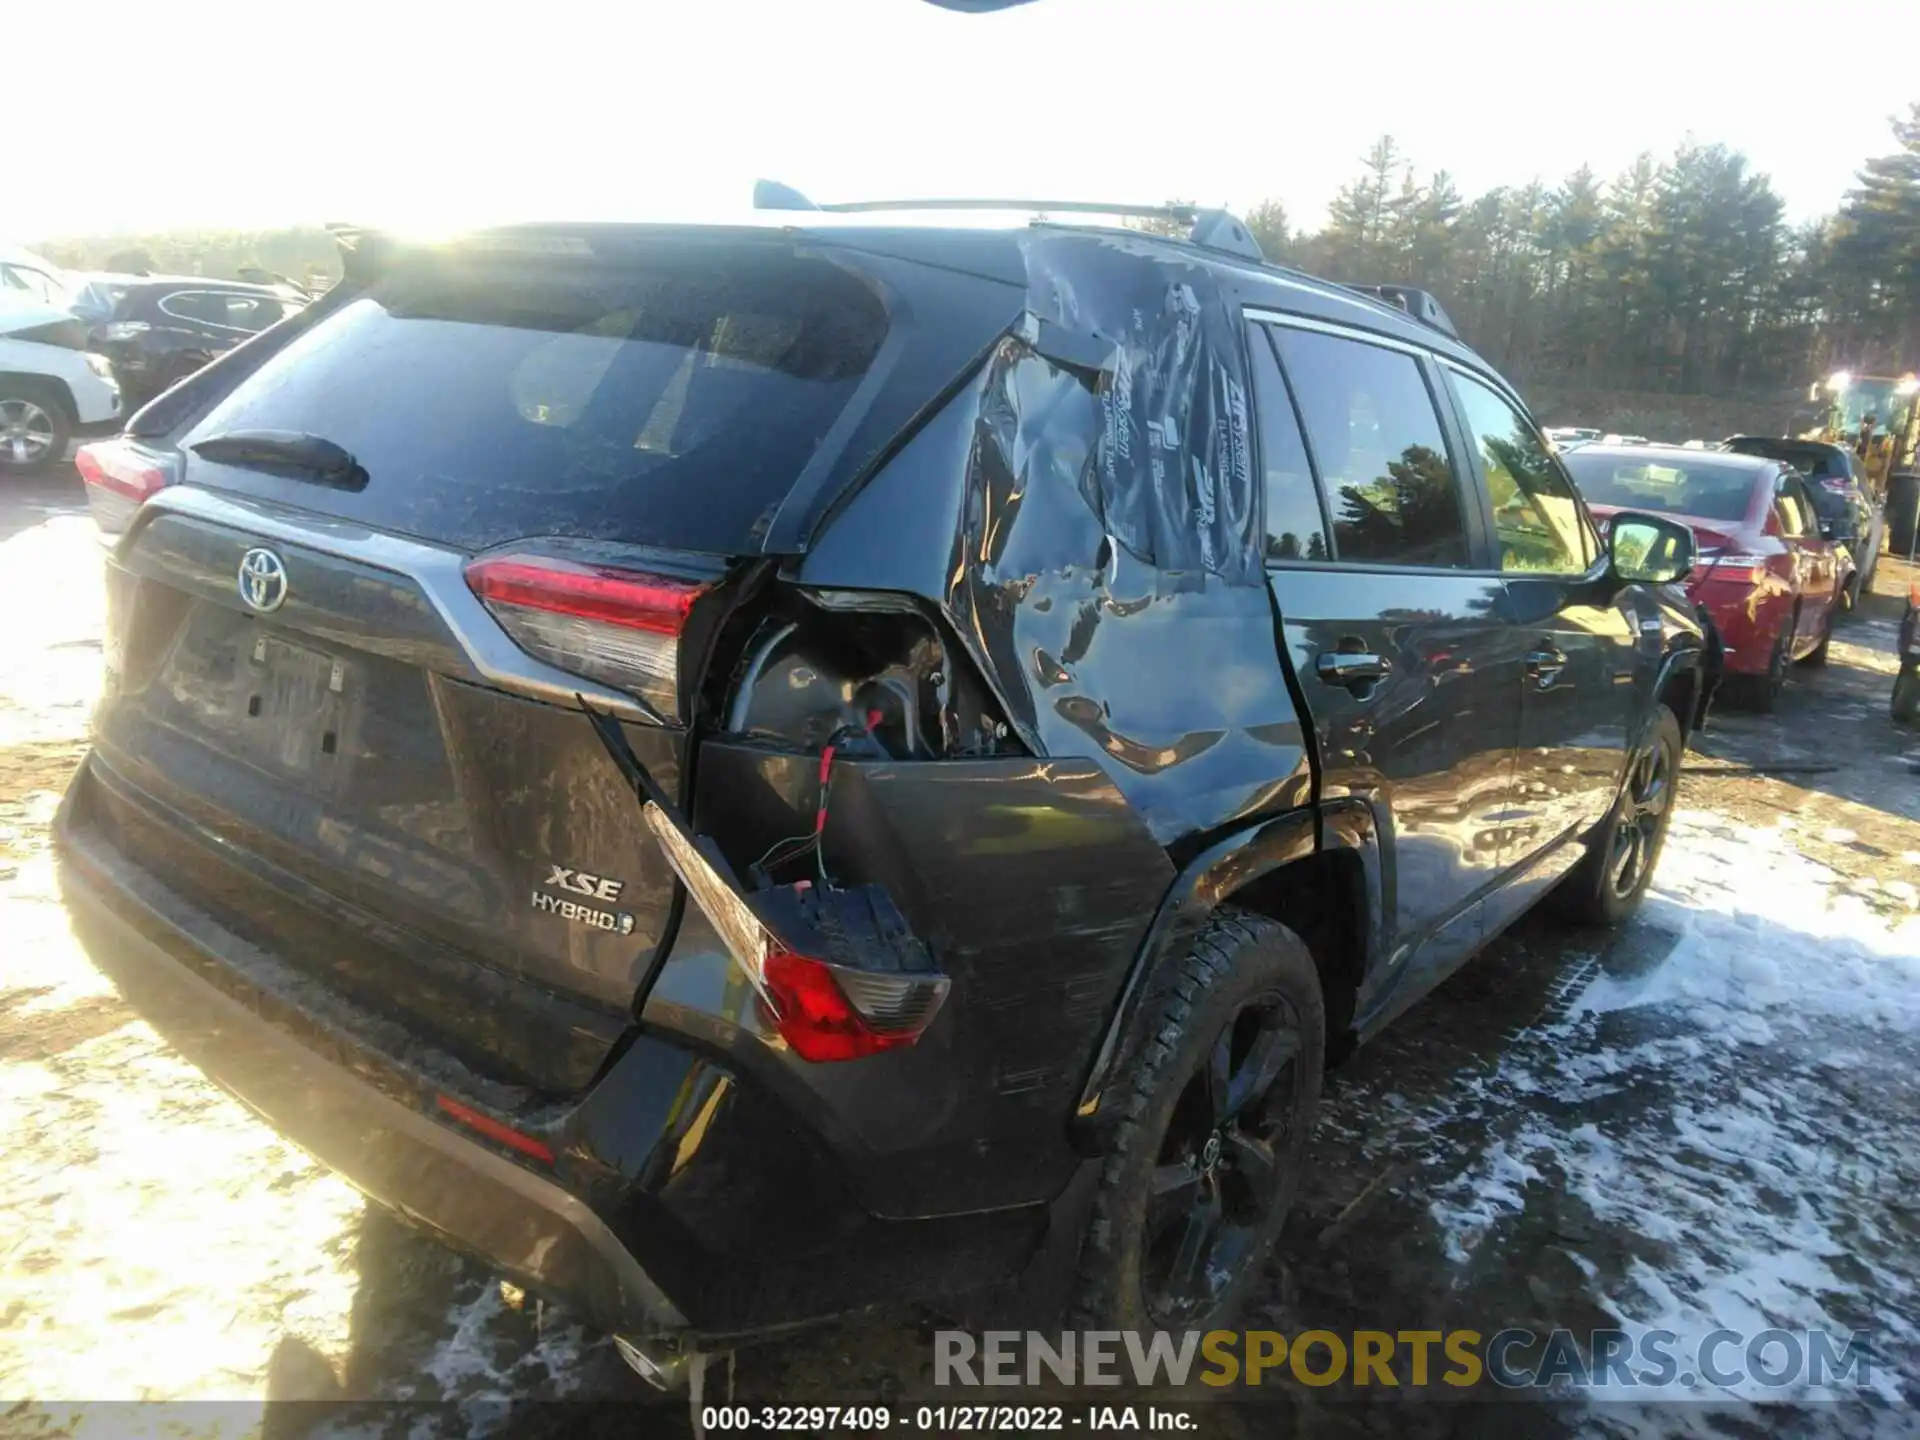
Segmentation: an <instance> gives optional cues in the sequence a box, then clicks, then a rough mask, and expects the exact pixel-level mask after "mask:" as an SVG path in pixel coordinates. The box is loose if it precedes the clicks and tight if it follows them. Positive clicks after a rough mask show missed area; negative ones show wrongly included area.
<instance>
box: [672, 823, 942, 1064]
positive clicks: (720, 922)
mask: <svg viewBox="0 0 1920 1440" xmlns="http://www.w3.org/2000/svg"><path fill="white" fill-rule="evenodd" d="M641 814H642V818H643V819H644V820H645V821H646V824H647V828H648V829H649V830H651V831H652V832H653V835H654V838H655V839H656V840H657V841H659V843H660V849H661V851H662V852H663V853H664V854H665V855H666V857H667V863H668V864H670V865H672V866H673V868H674V872H675V873H676V874H678V875H679V877H680V878H681V880H683V881H684V882H685V883H686V887H687V893H688V894H689V895H691V896H692V897H693V902H694V904H696V905H698V906H699V907H700V909H701V911H702V912H703V913H704V914H705V915H706V917H707V919H708V921H709V922H710V923H711V924H712V926H713V928H714V930H715V932H716V933H718V934H719V936H720V938H721V940H722V941H723V942H724V943H725V944H726V947H727V951H728V953H729V954H731V955H732V956H733V959H734V963H735V964H737V965H738V966H739V967H740V969H741V970H742V971H743V972H744V973H745V974H746V977H747V979H748V981H749V982H750V983H751V984H752V985H753V988H754V989H755V991H757V992H758V993H759V996H760V998H761V1000H762V1001H764V1002H765V1004H766V1007H767V1011H768V1013H769V1014H770V1015H771V1016H772V1017H773V1022H774V1027H775V1028H776V1029H777V1030H778V1031H779V1032H780V1038H781V1039H783V1040H785V1041H786V1042H787V1044H789V1045H790V1046H792V1047H793V1052H794V1054H796V1055H798V1056H799V1057H800V1058H801V1059H803V1060H810V1061H814V1062H816V1063H824V1062H828V1061H835V1060H858V1059H860V1058H861V1057H862V1056H866V1055H877V1054H879V1053H880V1052H881V1051H882V1050H892V1049H896V1048H898V1047H899V1046H902V1045H911V1044H913V1043H914V1042H915V1041H916V1040H918V1039H919V1038H920V1036H921V1035H922V1034H923V1033H925V1031H926V1028H927V1026H929V1025H931V1024H932V1023H933V1017H934V1016H935V1015H937V1014H939V1013H940V1007H941V1005H942V1004H944V1003H945V1002H946V998H947V991H948V989H949V987H950V984H951V982H950V981H949V980H948V978H947V977H946V976H945V975H941V974H938V973H929V972H924V971H901V970H855V969H851V968H849V967H847V966H844V965H830V964H828V963H827V962H826V961H824V960H816V959H813V958H812V957H811V956H807V955H799V954H796V953H795V952H794V951H792V950H790V949H788V948H787V946H786V945H785V944H783V943H782V942H781V941H780V939H779V938H778V937H777V936H775V935H774V934H773V933H772V932H770V931H769V930H768V929H767V927H766V926H765V925H764V924H762V923H761V920H760V917H759V916H758V915H757V914H755V913H754V910H753V907H752V906H750V905H749V904H748V903H747V902H746V900H745V899H744V898H743V897H742V896H741V895H740V893H739V892H738V891H737V890H735V889H734V888H733V886H731V885H729V884H728V883H727V881H726V879H725V878H724V877H723V876H722V875H721V874H720V873H719V872H718V871H717V870H716V869H715V868H714V867H713V865H712V864H711V863H709V862H708V860H707V858H706V857H705V856H704V855H702V854H701V852H700V841H699V840H698V839H697V838H696V837H695V836H692V835H690V834H688V833H687V832H686V831H685V830H684V829H682V828H681V827H680V825H679V824H677V823H676V822H675V820H674V818H673V817H672V816H670V815H668V814H667V813H666V811H664V810H662V809H661V808H660V807H659V806H658V805H653V804H648V805H647V806H646V808H645V809H644V810H643V811H642V812H641Z"/></svg>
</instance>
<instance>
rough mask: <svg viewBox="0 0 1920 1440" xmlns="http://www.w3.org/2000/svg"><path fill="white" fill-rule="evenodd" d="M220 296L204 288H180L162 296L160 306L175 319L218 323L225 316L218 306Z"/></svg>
mask: <svg viewBox="0 0 1920 1440" xmlns="http://www.w3.org/2000/svg"><path fill="white" fill-rule="evenodd" d="M219 302H220V297H219V296H217V295H212V294H209V293H208V292H207V291H205V290H181V291H178V292H176V293H175V294H172V295H167V296H163V297H162V298H161V300H160V308H161V310H162V311H164V312H165V313H166V314H168V315H171V316H173V317H174V318H175V319H177V320H198V321H201V322H202V323H212V324H216V325H217V324H219V323H220V322H221V320H222V319H223V318H224V316H225V313H226V312H225V311H224V309H222V307H221V306H220V303H219Z"/></svg>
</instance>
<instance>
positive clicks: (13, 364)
mask: <svg viewBox="0 0 1920 1440" xmlns="http://www.w3.org/2000/svg"><path fill="white" fill-rule="evenodd" d="M307 298H308V297H307V296H306V294H305V292H304V291H302V290H300V289H299V288H298V287H296V286H293V285H290V284H284V283H267V284H257V283H249V282H246V281H237V280H219V279H209V278H207V277H205V276H166V275H118V274H75V273H71V272H67V271H63V270H61V269H60V268H59V267H58V266H55V265H53V264H51V262H49V261H47V260H45V259H43V258H42V257H40V256H37V255H34V254H33V253H32V252H30V251H24V250H17V249H12V248H8V247H0V472H6V473H13V474H27V473H32V472H33V471H36V470H40V469H42V468H44V467H45V466H47V465H50V464H53V463H55V462H57V461H58V460H60V459H61V458H63V457H64V456H65V454H66V450H67V445H68V442H69V440H70V439H71V438H72V437H74V436H76V435H79V436H85V435H88V434H91V433H95V432H98V431H101V430H107V429H113V428H117V427H118V425H119V424H120V422H121V421H123V420H124V419H125V417H126V416H128V415H130V414H131V413H132V412H133V411H135V410H137V409H138V408H139V407H140V406H141V405H143V404H145V403H146V402H147V401H148V400H150V399H152V398H153V397H154V396H155V395H157V394H159V393H160V392H161V391H163V390H165V389H167V388H168V387H169V386H171V385H173V384H174V383H175V382H177V381H178V380H180V379H182V378H183V377H184V376H187V375H190V374H192V373H193V372H194V371H195V370H197V369H199V368H200V367H201V366H202V365H204V364H206V363H207V362H208V361H209V360H211V359H212V358H213V357H214V356H216V355H220V354H223V353H224V352H226V351H228V350H231V349H232V348H233V347H234V346H235V345H238V344H239V343H240V342H241V341H243V340H246V339H248V338H250V337H251V336H253V335H256V334H258V333H259V332H260V331H262V330H264V329H266V328H267V327H268V326H269V325H272V324H273V323H275V322H276V321H278V320H280V319H282V318H284V317H285V316H287V315H289V314H291V313H293V312H294V311H296V310H299V309H301V308H302V307H303V306H304V305H305V304H306V303H307Z"/></svg>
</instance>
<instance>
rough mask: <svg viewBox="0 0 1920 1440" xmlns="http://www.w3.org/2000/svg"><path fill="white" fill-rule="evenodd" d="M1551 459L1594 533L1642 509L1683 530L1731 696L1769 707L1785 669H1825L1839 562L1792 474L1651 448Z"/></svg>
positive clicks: (1766, 465)
mask: <svg viewBox="0 0 1920 1440" xmlns="http://www.w3.org/2000/svg"><path fill="white" fill-rule="evenodd" d="M1562 458H1563V459H1564V460H1565V461H1566V465H1567V469H1568V470H1570V471H1571V472H1572V473H1573V479H1574V483H1575V484H1577V485H1578V486H1579V487H1580V493H1581V494H1582V495H1583V496H1585V497H1586V501H1587V504H1588V506H1589V507H1590V508H1591V509H1592V511H1593V513H1594V515H1595V516H1596V517H1598V518H1599V519H1600V520H1601V523H1602V524H1604V523H1605V521H1606V517H1608V516H1610V515H1612V514H1613V513H1614V512H1615V511H1617V510H1649V511H1652V512H1654V513H1656V514H1660V515H1671V516H1673V517H1674V518H1675V519H1676V520H1683V521H1685V522H1686V523H1687V524H1689V525H1691V526H1692V527H1693V534H1694V539H1695V541H1696V543H1697V545H1698V548H1699V559H1698V562H1697V563H1696V564H1695V566H1694V570H1693V574H1692V575H1690V576H1689V577H1688V578H1687V582H1686V585H1687V593H1688V595H1690V596H1691V597H1692V598H1693V599H1694V600H1696V601H1698V602H1699V603H1700V604H1702V605H1704V606H1706V608H1707V611H1708V613H1709V614H1711V615H1712V616H1713V623H1714V624H1715V625H1716V626H1717V627H1718V628H1719V631H1720V637H1721V640H1722V641H1723V643H1724V644H1725V645H1726V666H1727V678H1728V681H1729V686H1728V689H1729V691H1730V693H1734V694H1737V695H1741V696H1743V697H1744V698H1745V699H1746V700H1747V701H1748V702H1749V703H1751V704H1752V705H1754V706H1755V707H1756V708H1758V709H1761V710H1771V709H1772V708H1773V704H1774V701H1775V700H1776V699H1777V698H1778V697H1779V694H1780V687H1781V685H1782V684H1783V682H1784V681H1785V679H1786V674H1787V666H1788V665H1789V664H1791V663H1793V662H1794V661H1796V660H1799V661H1805V662H1806V663H1808V664H1813V665H1818V664H1820V663H1822V662H1824V661H1825V660H1826V658H1827V640H1828V638H1829V637H1830V636H1831V635H1832V633H1833V619H1834V615H1835V613H1836V611H1837V610H1838V608H1839V606H1838V601H1839V594H1840V573H1841V564H1840V557H1839V555H1838V554H1837V553H1836V550H1835V547H1834V544H1833V542H1832V541H1830V540H1826V539H1823V538H1821V535H1820V522H1819V519H1818V515H1817V512H1816V511H1815V509H1814V504H1813V497H1812V496H1811V495H1810V494H1809V493H1808V491H1807V486H1806V481H1805V479H1804V478H1803V477H1802V476H1801V475H1800V472H1799V471H1797V470H1795V469H1794V468H1793V467H1792V466H1791V465H1786V464H1783V463H1781V462H1780V461H1777V460H1768V459H1765V458H1762V457H1760V456H1750V455H1732V454H1727V453H1725V452H1723V451H1718V450H1683V449H1678V448H1670V447H1667V446H1657V445H1656V446H1648V445H1634V446H1631V447H1629V446H1618V445H1584V446H1581V447H1580V448H1578V449H1575V450H1572V451H1570V452H1568V453H1567V454H1566V455H1564V456H1563V457H1562Z"/></svg>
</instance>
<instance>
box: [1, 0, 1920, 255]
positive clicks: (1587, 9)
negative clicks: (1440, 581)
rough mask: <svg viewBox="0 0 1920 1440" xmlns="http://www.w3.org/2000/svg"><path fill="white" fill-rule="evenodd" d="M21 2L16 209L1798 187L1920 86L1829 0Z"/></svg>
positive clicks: (42, 220)
mask: <svg viewBox="0 0 1920 1440" xmlns="http://www.w3.org/2000/svg"><path fill="white" fill-rule="evenodd" d="M1899 11H1900V7H1899V6H1897V5H1894V6H1891V7H1887V6H1882V7H1879V8H1878V9H1876V10H1875V11H1874V13H1875V14H1878V15H1879V16H1880V17H1881V19H1883V20H1884V19H1886V18H1888V17H1890V16H1893V15H1895V14H1897V13H1899ZM1801 18H1802V19H1804V18H1805V17H1801ZM1836 23H1837V22H1836ZM16 28H17V27H16ZM30 28H31V30H32V31H33V34H34V41H33V45H32V51H33V53H34V54H35V55H37V56H39V57H42V59H43V60H52V59H54V58H55V57H57V58H58V63H38V62H36V63H34V64H31V65H24V64H14V65H11V66H9V67H8V72H9V73H8V75H7V80H6V90H7V94H6V97H5V104H4V109H5V112H6V115H7V119H8V120H9V122H11V123H10V124H9V127H8V128H9V129H11V130H13V131H15V133H16V135H18V134H19V133H20V132H22V131H26V132H28V133H38V134H40V135H41V136H42V137H44V139H45V141H46V144H45V146H44V147H42V148H41V149H39V151H38V152H37V153H38V155H39V157H40V163H36V164H34V165H33V166H31V167H30V169H31V172H32V174H33V176H34V177H35V178H34V183H32V184H31V185H18V186H11V187H8V191H9V193H8V196H7V199H6V201H5V202H4V203H0V231H3V232H5V236H6V238H13V239H30V238H34V237H45V236H50V235H56V234H71V233H75V232H81V231H94V230H107V229H121V230H147V229H162V228H171V227H175V226H189V225H211V226H229V225H231V226H242V227H251V226H264V225H272V224H281V223H294V222H300V221H308V222H317V221H326V220H356V221H375V220H378V221H385V222H389V223H392V222H395V221H400V220H418V221H423V222H426V223H433V222H437V221H442V222H443V221H449V220H457V219H459V218H461V217H480V216H484V217H495V218H507V217H508V216H512V215H522V216H546V217H550V218H559V217H566V218H581V219H585V218H595V217H612V216H619V215H636V216H637V215H667V214H674V213H688V212H694V213H704V212H709V211H713V210H717V209H727V208H734V207H739V206H743V205H745V204H746V203H747V196H748V192H749V189H750V186H751V184H752V182H753V180H754V179H755V178H756V177H758V176H762V175H767V176H773V177H776V178H779V179H782V180H785V181H786V182H787V183H789V184H791V185H794V186H797V187H798V188H800V189H802V190H804V191H806V192H807V193H809V194H811V195H812V196H813V197H814V198H815V199H822V200H834V199H852V198H863V197H869V198H870V197H874V196H894V197H899V196H927V195H996V196H997V195H1017V196H1020V197H1023V198H1025V197H1050V198H1055V199H1071V198H1089V199H1100V200H1146V201H1157V200H1165V199H1169V198H1173V197H1176V196H1177V197H1181V198H1190V199H1194V200H1198V201H1201V202H1203V203H1226V204H1229V205H1232V206H1234V207H1246V206H1250V205H1252V204H1253V203H1254V202H1256V201H1258V200H1260V199H1263V198H1265V197H1268V196H1275V197H1278V198H1279V199H1281V200H1282V201H1283V202H1284V203H1285V204H1286V206H1287V209H1288V211H1289V213H1290V214H1291V215H1292V216H1293V217H1295V219H1296V221H1304V222H1306V223H1309V224H1311V223H1317V222H1318V221H1319V220H1320V219H1321V218H1323V216H1324V212H1325V207H1326V203H1327V201H1328V200H1329V199H1330V198H1331V197H1332V195H1333V193H1334V191H1335V189H1336V188H1337V187H1338V186H1339V185H1340V184H1341V182H1342V181H1344V180H1346V179H1347V178H1349V177H1350V176H1351V175H1352V174H1353V173H1354V171H1355V170H1356V168H1357V161H1358V157H1359V155H1360V153H1361V152H1362V150H1364V149H1365V147H1366V146H1367V145H1368V144H1369V143H1370V142H1371V141H1372V140H1373V139H1374V138H1375V137H1376V136H1378V135H1379V134H1381V133H1382V132H1390V133H1392V134H1393V135H1395V136H1396V137H1397V138H1398V139H1399V140H1400V141H1401V144H1402V146H1403V148H1404V149H1405V151H1406V152H1407V154H1408V155H1409V157H1410V158H1411V159H1413V160H1414V162H1415V163H1416V164H1417V165H1418V166H1419V167H1420V168H1421V169H1422V170H1423V171H1425V170H1428V169H1431V168H1433V167H1436V166H1445V167H1447V168H1449V169H1451V170H1452V171H1453V172H1454V175H1455V177H1456V180H1457V182H1458V183H1459V185H1460V187H1461V189H1462V190H1463V191H1465V192H1467V193H1468V194H1472V193H1475V192H1478V191H1479V190H1481V189H1484V188H1486V187H1489V186H1492V185H1497V184H1510V183H1524V182H1525V181H1527V180H1528V179H1531V178H1533V177H1534V176H1542V177H1545V178H1546V179H1548V180H1549V181H1556V180H1558V179H1559V178H1560V177H1561V176H1562V175H1564V174H1565V173H1566V172H1567V171H1569V170H1571V169H1573V168H1574V167H1576V166H1577V165H1579V164H1580V163H1581V162H1582V161H1588V162H1591V163H1592V164H1593V165H1594V166H1595V168H1596V169H1598V170H1599V171H1600V172H1601V173H1602V174H1611V173H1613V172H1614V171H1616V170H1618V169H1620V168H1621V167H1623V166H1624V165H1626V164H1627V163H1628V162H1629V161H1631V159H1632V158H1633V156H1634V154H1635V153H1636V152H1638V151H1640V150H1643V149H1650V150H1653V151H1654V152H1656V154H1658V153H1664V152H1667V151H1670V150H1671V149H1672V148H1673V146H1674V145H1675V144H1676V143H1677V142H1678V141H1680V140H1681V139H1682V138H1683V137H1684V136H1686V135H1687V134H1688V133H1689V132H1691V133H1692V134H1693V135H1695V136H1696V137H1697V138H1699V139H1701V140H1722V141H1725V142H1727V143H1728V144H1730V145H1733V146H1735V147H1736V148H1739V149H1742V150H1744V151H1746V153H1747V154H1748V155H1749V157H1750V158H1751V159H1752V161H1753V163H1754V164H1755V166H1756V167H1758V168H1759V169H1761V170H1763V171H1766V172H1769V173H1770V174H1771V175H1772V176H1773V178H1774V182H1775V184H1776V186H1777V187H1778V188H1779V189H1780V191H1781V192H1782V194H1783V195H1784V196H1785V197H1786V199H1787V203H1788V208H1789V213H1790V215H1792V216H1793V217H1794V218H1805V217H1808V216H1811V215H1814V214H1818V213H1820V212H1822V211H1824V210H1827V209H1829V208H1831V207H1832V206H1833V205H1834V204H1835V203H1836V202H1837V201H1838V200H1839V199H1840V197H1841V195H1842V194H1843V192H1844V191H1845V189H1846V188H1847V186H1848V184H1849V182H1850V180H1851V177H1852V173H1853V171H1854V169H1855V167H1856V166H1857V165H1858V164H1859V163H1860V161H1861V160H1862V159H1863V158H1864V157H1866V156H1867V155H1869V154H1874V153H1881V152H1884V151H1886V150H1888V149H1890V148H1891V136H1890V133H1889V131H1888V127H1887V119H1888V117H1889V116H1890V115H1892V114H1894V113H1896V112H1903V111H1904V109H1905V106H1906V104H1907V103H1908V102H1909V101H1910V100H1913V99H1917V98H1920V71H1916V70H1914V69H1913V68H1912V66H1911V65H1902V64H1899V63H1896V62H1895V60H1894V59H1893V57H1892V55H1891V54H1890V53H1889V52H1885V51H1875V50H1874V49H1872V48H1869V49H1868V50H1867V51H1865V52H1862V51H1860V50H1859V49H1858V48H1857V47H1858V41H1859V38H1860V37H1859V36H1858V35H1855V34H1851V33H1845V32H1842V31H1839V30H1835V31H1833V32H1832V35H1831V39H1832V42H1833V44H1835V45H1837V46H1838V47H1839V49H1838V51H1837V52H1836V53H1835V54H1834V55H1833V56H1831V57H1828V58H1827V60H1826V61H1823V63H1822V65H1821V67H1819V68H1820V73H1821V74H1822V75H1824V78H1822V79H1819V80H1817V81H1816V80H1815V79H1814V78H1813V72H1812V71H1805V70H1802V69H1800V67H1799V66H1798V65H1797V63H1796V59H1797V57H1803V56H1806V54H1807V50H1808V47H1809V46H1810V45H1812V46H1815V47H1816V48H1817V45H1818V44H1819V43H1820V42H1819V41H1818V40H1817V39H1816V38H1815V37H1814V36H1813V35H1811V34H1810V33H1809V32H1808V30H1807V28H1806V26H1805V25H1802V24H1799V23H1798V22H1794V21H1793V20H1792V12H1791V10H1782V11H1779V12H1777V13H1776V12H1774V11H1770V10H1768V9H1767V7H1765V6H1761V7H1759V8H1758V9H1756V8H1755V7H1754V5H1752V4H1751V3H1743V4H1733V3H1725V0H1654V3H1649V0H1604V3H1602V0H1531V3H1529V0H1510V3H1506V4H1501V3H1494V0H1453V3H1432V0H1414V3H1399V0H1266V3H1262V0H1036V3H1033V4H1029V5H1025V6H1021V7H1018V8H1016V9H1013V10H1010V11H1004V12H1001V13H998V14H990V15H984V16H973V15H961V14H954V13H951V12H948V11H944V10H940V9H936V8H935V7H933V6H931V5H928V4H926V3H924V0H601V3H598V4H586V3H581V0H479V3H469V4H466V5H454V4H448V3H445V0H440V3H423V0H385V3H381V4H370V3H367V0H318V3H315V0H298V3H295V0H248V3H245V4H243V5H230V4H227V3H224V0H175V3H172V4H155V3H153V0H71V3H66V4H57V5H50V6H45V7H41V8H37V9H35V10H34V12H33V19H32V23H31V26H30ZM1816 29H1817V27H1816ZM16 38H17V37H16ZM1862 55H1864V57H1865V58H1866V59H1867V60H1868V62H1869V63H1868V64H1867V65H1865V66H1859V65H1856V64H1855V63H1854V62H1855V59H1856V57H1859V56H1862ZM1816 88H1817V90H1818V95H1817V98H1816V96H1815V95H1814V93H1813V92H1814V90H1815V89H1816Z"/></svg>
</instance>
